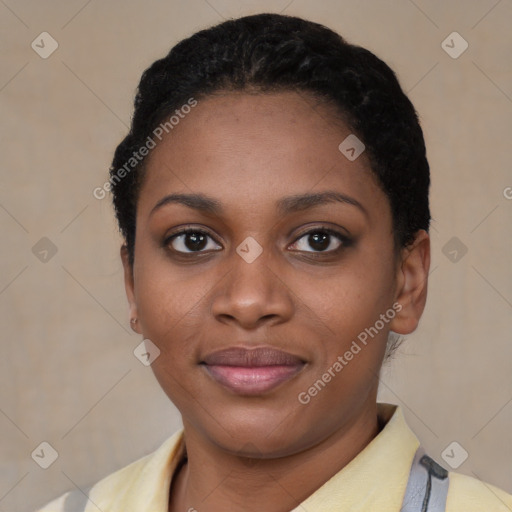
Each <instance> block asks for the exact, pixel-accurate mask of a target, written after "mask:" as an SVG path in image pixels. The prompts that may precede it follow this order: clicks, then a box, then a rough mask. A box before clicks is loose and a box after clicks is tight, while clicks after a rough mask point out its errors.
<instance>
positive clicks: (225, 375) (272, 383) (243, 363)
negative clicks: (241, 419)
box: [200, 347, 306, 396]
mask: <svg viewBox="0 0 512 512" xmlns="http://www.w3.org/2000/svg"><path fill="white" fill-rule="evenodd" d="M200 364H201V366H202V367H203V368H204V369H205V371H206V372H207V373H208V375H210V377H212V378H213V379H214V380H215V381H217V382H218V383H220V384H222V385H223V386H225V387H227V388H228V389H230V390H231V391H233V392H234V393H236V394H240V395H253V396H254V395H259V394H263V393H267V392H269V391H271V390H272V389H274V388H276V387H277V386H279V385H280V384H282V383H283V382H286V381H288V380H290V379H291V378H293V377H294V376H295V375H296V374H297V373H299V372H300V371H301V370H302V368H303V367H304V366H305V364H306V362H305V361H304V360H302V359H301V358H300V357H298V356H295V355H293V354H290V353H288V352H283V351H281V350H276V349H274V348H272V347H258V348H253V349H246V348H242V347H231V348H228V349H225V350H220V351H218V352H214V353H212V354H210V355H208V356H206V357H205V358H204V360H203V361H201V363H200Z"/></svg>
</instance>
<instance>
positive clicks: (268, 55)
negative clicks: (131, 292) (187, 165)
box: [110, 13, 430, 265]
mask: <svg viewBox="0 0 512 512" xmlns="http://www.w3.org/2000/svg"><path fill="white" fill-rule="evenodd" d="M244 90H245V91H251V92H254V91H257V92H258V91H259V92H261V93H265V92H277V91H295V92H299V93H300V92H306V93H307V92H309V93H312V94H313V95H315V96H316V97H318V98H319V99H321V100H325V101H326V102H327V103H329V104H332V105H334V106H335V107H337V108H336V109H335V110H336V112H337V115H338V116H339V119H340V120H342V121H343V122H345V123H346V124H347V126H348V127H349V128H350V130H351V131H352V132H353V133H354V134H355V135H356V136H357V137H358V138H359V139H360V140H361V141H362V142H363V143H364V145H365V152H366V154H367V156H368V158H369V161H370V165H371V170H372V172H373V174H374V175H375V177H376V178H377V181H378V183H379V185H380V186H381V188H382V190H383V191H384V192H385V194H386V195H387V197H388V199H389V203H390V206H391V213H392V219H393V233H394V238H395V246H396V247H398V248H401V247H406V246H407V245H409V244H410V243H411V242H412V241H413V240H414V237H415V234H416V233H417V231H418V230H420V229H424V230H425V231H427V232H428V229H429V224H430V211H429V199H428V191H429V186H430V171H429V164H428V161H427V158H426V149H425V142H424V139H423V132H422V129H421V127H420V124H419V119H418V115H417V112H416V110H415V108H414V106H413V105H412V103H411V101H410V100H409V99H408V97H407V96H406V95H405V93H404V92H403V90H402V88H401V87H400V84H399V82H398V79H397V77H396V75H395V73H394V72H393V70H392V69H391V68H390V67H389V66H388V65H387V64H386V63H384V62H383V61H382V60H380V59H379V58H378V57H376V56H375V55H374V54H373V53H372V52H370V51H369V50H367V49H365V48H362V47H360V46H357V45H353V44H349V43H348V42H347V41H345V39H344V38H343V37H342V36H340V35H339V34H337V33H336V32H334V31H333V30H331V29H329V28H327V27H325V26H323V25H321V24H318V23H314V22H311V21H308V20H304V19H302V18H298V17H295V16H287V15H282V14H272V13H262V14H256V15H251V16H245V17H241V18H237V19H231V20H228V21H224V22H222V23H220V24H218V25H215V26H213V27H210V28H207V29H204V30H201V31H199V32H196V33H195V34H193V35H192V36H190V37H188V38H186V39H184V40H182V41H180V42H179V43H178V44H176V45H175V46H174V47H173V48H172V49H171V50H170V52H169V53H168V54H167V56H166V57H164V58H162V59H159V60H157V61H156V62H154V63H153V64H152V65H151V66H150V67H149V68H148V69H146V70H145V71H144V73H143V75H142V77H141V80H140V83H139V86H138V90H137V94H136V96H135V102H134V114H133V118H132V123H131V128H130V131H129V133H128V135H127V136H126V137H125V138H124V139H123V141H122V142H121V143H120V144H119V146H118V147H117V149H116V151H115V155H114V158H113V161H112V165H111V168H110V184H111V190H112V193H113V204H114V209H115V213H116V217H117V221H118V224H119V229H120V231H121V234H122V235H123V237H124V240H125V243H126V245H127V248H128V254H129V259H130V262H131V264H132V265H133V261H134V252H135V219H136V211H137V198H138V194H139V190H140V186H141V184H142V179H143V174H144V162H145V159H144V158H141V157H140V156H139V159H138V160H136V161H135V160H134V159H133V155H134V153H135V152H137V151H138V150H139V149H140V148H141V147H143V146H144V144H145V143H146V141H147V140H148V137H150V136H151V134H152V133H153V130H155V128H157V127H158V126H159V124H160V123H162V121H163V120H164V119H165V118H166V117H169V116H170V115H172V113H173V112H175V110H177V109H179V108H180V107H181V106H182V105H185V104H187V103H188V102H190V99H191V98H195V99H196V100H197V99H200V98H205V97H207V96H208V95H209V94H214V93H216V92H219V91H244ZM340 142H341V141H340ZM130 159H132V163H133V166H132V168H131V169H130V168H127V166H126V163H127V162H128V161H130ZM123 166H124V169H125V172H123V173H120V172H119V171H120V170H121V169H123ZM128 171H129V172H128ZM121 175H122V176H123V177H122V179H120V176H121Z"/></svg>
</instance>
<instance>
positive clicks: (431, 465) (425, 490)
mask: <svg viewBox="0 0 512 512" xmlns="http://www.w3.org/2000/svg"><path fill="white" fill-rule="evenodd" d="M448 485H449V477H448V471H446V469H444V468H443V467H442V466H440V465H439V464H438V463H437V462H436V461H435V460H434V459H431V458H430V457H429V456H428V455H426V454H425V450H424V449H423V448H422V447H421V446H420V447H419V448H418V450H417V451H416V454H415V455H414V459H413V461H412V465H411V472H410V474H409V481H408V482H407V488H406V490H405V497H404V501H403V504H402V508H401V509H400V512H444V511H445V509H446V498H447V496H448Z"/></svg>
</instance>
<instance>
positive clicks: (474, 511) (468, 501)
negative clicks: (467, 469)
mask: <svg viewBox="0 0 512 512" xmlns="http://www.w3.org/2000/svg"><path fill="white" fill-rule="evenodd" d="M449 478H450V484H449V490H448V497H447V500H446V512H459V511H461V510H464V512H489V511H491V510H492V512H510V511H511V510H512V495H511V494H508V493H507V492H505V491H504V490H502V489H499V488H498V487H495V486H493V485H491V484H488V483H486V482H482V481H481V480H479V479H478V478H473V477H470V476H467V475H462V474H460V473H452V472H450V473H449Z"/></svg>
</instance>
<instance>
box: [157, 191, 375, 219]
mask: <svg viewBox="0 0 512 512" xmlns="http://www.w3.org/2000/svg"><path fill="white" fill-rule="evenodd" d="M335 202H338V203H343V204H349V205H352V206H355V207H357V208H359V209H360V210H361V211H362V212H363V213H364V214H365V215H366V216H368V212H367V210H366V208H364V206H363V205H362V204H361V203H360V202H359V201H357V200H356V199H354V198H353V197H350V196H347V195H345V194H341V193H339V192H333V191H326V192H317V193H306V194H297V195H294V196H288V197H283V198H281V199H279V201H277V211H278V213H279V214H280V215H288V214H290V213H293V212H297V211H303V210H308V209H310V208H314V207H315V206H320V205H323V204H328V203H335ZM172 203H176V204H182V205H184V206H188V207H189V208H193V209H195V210H198V211H201V212H203V213H206V214H211V215H222V213H223V211H224V210H223V208H222V205H221V203H220V202H219V201H217V200H216V199H213V198H211V197H208V196H205V195H204V194H170V195H168V196H165V197H163V198H162V199H160V200H159V201H158V202H157V203H156V204H155V206H154V207H153V208H152V210H151V212H150V214H149V216H151V215H153V213H154V212H155V211H156V210H158V209H160V208H162V207H163V206H165V205H168V204H172Z"/></svg>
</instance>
